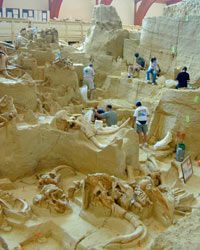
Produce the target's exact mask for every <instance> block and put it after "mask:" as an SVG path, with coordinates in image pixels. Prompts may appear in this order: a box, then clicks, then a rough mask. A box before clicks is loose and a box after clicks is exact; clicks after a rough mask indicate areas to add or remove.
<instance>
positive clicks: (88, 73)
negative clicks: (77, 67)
mask: <svg viewBox="0 0 200 250" xmlns="http://www.w3.org/2000/svg"><path fill="white" fill-rule="evenodd" d="M94 76H95V72H94V68H93V64H89V65H88V66H87V67H85V68H84V69H83V84H85V85H87V87H88V91H89V98H90V100H92V99H93V98H94V92H95V84H94Z"/></svg>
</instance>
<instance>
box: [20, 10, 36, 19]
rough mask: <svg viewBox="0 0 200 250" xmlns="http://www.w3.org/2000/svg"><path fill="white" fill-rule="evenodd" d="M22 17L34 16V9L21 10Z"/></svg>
mask: <svg viewBox="0 0 200 250" xmlns="http://www.w3.org/2000/svg"><path fill="white" fill-rule="evenodd" d="M22 18H34V10H27V9H24V10H22Z"/></svg>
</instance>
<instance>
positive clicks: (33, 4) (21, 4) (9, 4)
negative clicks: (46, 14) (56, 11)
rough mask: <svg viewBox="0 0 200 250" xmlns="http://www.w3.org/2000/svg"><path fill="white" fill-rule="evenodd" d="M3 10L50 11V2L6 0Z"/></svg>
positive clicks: (45, 0)
mask: <svg viewBox="0 0 200 250" xmlns="http://www.w3.org/2000/svg"><path fill="white" fill-rule="evenodd" d="M3 8H18V9H33V10H49V1H48V0H4V2H3Z"/></svg>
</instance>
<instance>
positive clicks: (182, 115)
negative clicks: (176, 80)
mask: <svg viewBox="0 0 200 250" xmlns="http://www.w3.org/2000/svg"><path fill="white" fill-rule="evenodd" d="M199 95H200V90H195V91H194V90H170V89H169V90H165V91H164V92H163V95H162V97H161V100H160V102H159V104H158V106H157V108H156V110H155V113H154V116H153V120H152V124H151V127H150V131H149V137H150V138H151V137H154V136H156V138H157V140H159V139H161V138H163V137H164V136H165V135H166V134H167V132H168V131H170V130H171V131H172V134H173V135H174V136H173V138H174V140H175V138H176V133H177V132H178V131H184V132H185V133H186V138H185V141H184V143H185V144H186V152H187V154H191V155H192V156H193V157H195V158H196V157H197V156H199V155H200V151H199V141H200V136H199V134H198V133H197V131H198V130H199V129H200V100H199ZM173 143H174V144H175V143H176V142H175V141H173Z"/></svg>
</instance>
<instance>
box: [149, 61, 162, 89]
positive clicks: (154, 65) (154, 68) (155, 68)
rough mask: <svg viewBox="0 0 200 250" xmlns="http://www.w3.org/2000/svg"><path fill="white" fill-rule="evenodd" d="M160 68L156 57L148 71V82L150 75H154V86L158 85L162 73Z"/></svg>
mask: <svg viewBox="0 0 200 250" xmlns="http://www.w3.org/2000/svg"><path fill="white" fill-rule="evenodd" d="M160 71H161V70H160V66H159V64H158V61H157V59H156V57H153V58H151V61H150V64H149V68H148V70H147V81H148V82H150V75H152V85H156V78H157V74H158V72H159V73H160Z"/></svg>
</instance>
